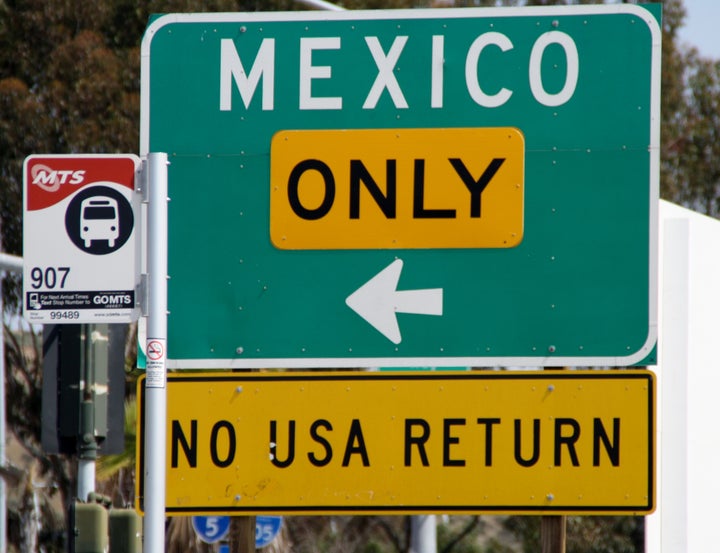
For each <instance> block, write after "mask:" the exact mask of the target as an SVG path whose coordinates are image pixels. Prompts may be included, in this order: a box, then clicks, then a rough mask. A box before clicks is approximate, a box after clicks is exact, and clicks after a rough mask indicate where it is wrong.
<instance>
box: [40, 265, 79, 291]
mask: <svg viewBox="0 0 720 553" xmlns="http://www.w3.org/2000/svg"><path fill="white" fill-rule="evenodd" d="M69 274H70V267H45V268H43V267H33V268H32V269H31V270H30V279H31V280H32V284H31V286H32V287H33V288H34V289H35V290H39V289H40V288H48V289H50V290H52V289H53V288H65V281H66V280H67V277H68V275H69Z"/></svg>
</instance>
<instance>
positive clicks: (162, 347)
mask: <svg viewBox="0 0 720 553" xmlns="http://www.w3.org/2000/svg"><path fill="white" fill-rule="evenodd" d="M166 344H167V342H166V340H165V339H158V338H150V339H148V341H147V343H146V346H145V354H146V356H147V358H146V368H145V386H146V387H147V388H164V387H165V382H166V379H167V369H166V366H165V364H166V360H167V349H166Z"/></svg>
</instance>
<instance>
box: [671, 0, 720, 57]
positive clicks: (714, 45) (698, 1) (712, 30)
mask: <svg viewBox="0 0 720 553" xmlns="http://www.w3.org/2000/svg"><path fill="white" fill-rule="evenodd" d="M683 4H685V12H686V16H685V25H684V26H683V27H681V28H680V40H681V41H682V42H684V43H686V44H690V45H692V46H695V47H696V48H697V49H698V50H699V51H700V54H701V55H702V56H704V57H706V58H712V59H715V60H720V33H719V32H718V31H719V30H720V0H684V1H683Z"/></svg>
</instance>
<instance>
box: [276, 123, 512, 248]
mask: <svg viewBox="0 0 720 553" xmlns="http://www.w3.org/2000/svg"><path fill="white" fill-rule="evenodd" d="M524 166H525V143H524V137H523V135H522V133H521V132H520V131H519V130H518V129H516V128H512V127H504V128H453V129H448V128H445V129H366V130H286V131H280V132H278V133H276V134H275V135H274V136H273V139H272V143H271V149H270V186H271V190H270V237H271V240H272V243H273V244H274V245H275V247H277V248H279V249H283V250H308V249H318V250H337V249H401V248H402V249H407V248H511V247H513V246H517V245H518V244H519V243H520V241H521V240H522V237H523V198H524Z"/></svg>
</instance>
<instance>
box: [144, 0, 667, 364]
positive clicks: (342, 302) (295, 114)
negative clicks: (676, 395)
mask: <svg viewBox="0 0 720 553" xmlns="http://www.w3.org/2000/svg"><path fill="white" fill-rule="evenodd" d="M656 8H657V7H653V6H649V7H644V6H636V5H628V4H614V5H593V6H562V7H542V8H472V9H447V10H446V9H437V10H392V11H372V12H371V11H358V12H352V11H348V12H288V13H281V12H272V13H271V12H268V13H232V14H174V15H165V16H161V17H159V18H157V19H155V20H154V21H153V22H152V23H151V24H150V26H149V27H148V29H147V32H146V34H145V38H144V40H143V44H142V121H141V125H142V128H141V154H143V155H145V154H147V153H148V152H166V153H167V154H168V156H169V161H170V166H169V169H168V186H169V195H170V198H171V202H170V204H169V228H168V230H169V239H168V240H169V244H168V247H169V253H168V255H169V259H168V263H169V275H170V280H169V283H168V310H169V315H168V346H167V347H168V367H170V368H242V367H309V368H312V367H354V366H395V367H399V366H446V365H450V366H458V365H469V366H478V365H484V366H491V365H510V364H516V365H543V366H560V365H631V364H637V363H640V362H642V361H643V360H646V359H647V358H648V356H651V355H652V353H653V351H654V347H655V344H656V337H657V323H656V317H657V298H656V295H657V251H656V250H657V230H656V226H657V207H658V205H657V204H658V179H659V124H660V122H659V102H660V24H659V9H656Z"/></svg>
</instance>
